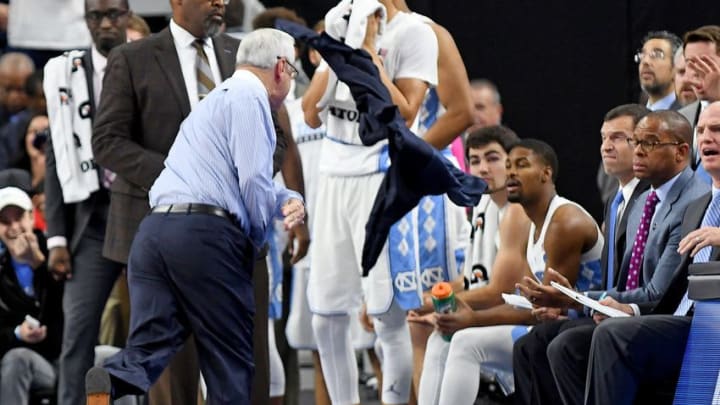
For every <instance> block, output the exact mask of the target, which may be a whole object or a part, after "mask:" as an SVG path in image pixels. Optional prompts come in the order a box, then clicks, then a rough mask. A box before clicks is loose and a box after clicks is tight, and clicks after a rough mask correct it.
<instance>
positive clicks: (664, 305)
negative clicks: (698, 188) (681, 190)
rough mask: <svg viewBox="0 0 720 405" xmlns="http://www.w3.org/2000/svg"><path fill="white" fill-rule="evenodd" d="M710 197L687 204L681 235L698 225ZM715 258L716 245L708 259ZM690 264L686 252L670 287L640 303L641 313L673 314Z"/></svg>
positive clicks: (718, 257) (719, 256)
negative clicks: (655, 298)
mask: <svg viewBox="0 0 720 405" xmlns="http://www.w3.org/2000/svg"><path fill="white" fill-rule="evenodd" d="M711 199H712V193H707V194H705V195H703V196H702V197H700V198H698V199H696V200H694V201H693V202H692V203H690V204H689V205H688V208H687V210H686V211H685V216H684V217H683V221H682V236H683V237H685V235H687V234H688V233H690V232H692V231H694V230H695V229H698V228H699V227H700V224H701V223H702V219H703V216H705V210H706V209H707V207H708V205H710V200H711ZM717 260H720V249H719V248H718V247H713V249H712V251H711V252H710V261H717ZM690 264H692V258H691V257H690V255H689V254H687V253H686V254H684V255H683V256H682V258H681V260H680V264H679V265H678V267H677V268H676V269H675V272H674V273H673V277H672V281H671V282H670V287H668V289H667V291H665V294H663V295H662V297H661V298H660V299H659V300H657V301H654V302H649V303H646V304H640V311H641V312H642V313H643V314H649V313H652V314H667V315H671V314H673V313H674V312H675V310H676V309H677V307H678V305H679V304H680V301H681V300H682V297H683V296H684V295H685V292H686V291H687V287H688V280H687V277H688V267H689V266H690Z"/></svg>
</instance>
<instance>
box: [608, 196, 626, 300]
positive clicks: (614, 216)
mask: <svg viewBox="0 0 720 405" xmlns="http://www.w3.org/2000/svg"><path fill="white" fill-rule="evenodd" d="M622 202H623V193H622V190H620V191H618V192H617V194H616V195H615V198H614V199H613V201H612V204H610V220H609V221H608V240H606V241H605V243H609V245H608V254H607V284H606V285H607V288H608V289H609V288H612V287H613V283H614V282H615V233H616V232H615V228H617V220H618V208H620V204H622Z"/></svg>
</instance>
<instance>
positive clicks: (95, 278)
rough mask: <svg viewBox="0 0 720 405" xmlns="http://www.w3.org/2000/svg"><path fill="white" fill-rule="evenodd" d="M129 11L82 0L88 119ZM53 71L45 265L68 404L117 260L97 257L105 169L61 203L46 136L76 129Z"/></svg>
mask: <svg viewBox="0 0 720 405" xmlns="http://www.w3.org/2000/svg"><path fill="white" fill-rule="evenodd" d="M130 15H131V13H130V11H129V6H128V2H127V0H107V1H100V0H87V1H86V2H85V21H86V23H87V26H88V30H89V31H90V34H91V35H92V39H93V44H92V48H90V49H86V50H84V51H85V52H84V54H83V56H82V68H83V69H84V73H85V78H86V81H87V85H86V87H87V96H88V101H89V105H90V110H89V111H90V114H89V115H88V116H87V117H86V118H85V119H87V120H90V121H92V119H93V115H94V112H95V109H96V106H97V103H98V101H99V98H100V94H101V91H102V77H103V72H104V69H105V64H106V62H107V59H106V57H107V55H108V53H109V52H110V50H111V49H113V48H115V47H116V46H119V45H121V44H124V43H125V42H126V39H125V31H126V29H127V25H128V20H129V16H130ZM69 57H71V56H69V55H63V56H59V57H57V58H55V59H53V60H52V61H51V62H49V63H48V65H47V66H46V69H59V70H60V72H62V73H60V74H65V72H66V69H67V64H68V63H69V61H68V60H67V59H68V58H69ZM73 74H78V72H75V73H73ZM52 76H53V75H52V74H46V75H45V77H46V81H45V86H49V87H50V88H48V90H47V91H46V92H45V94H46V95H48V96H49V97H48V106H49V108H48V110H49V118H50V124H51V128H52V136H51V138H50V139H49V140H48V145H47V147H46V148H45V151H46V154H47V159H46V163H47V170H46V174H45V197H46V198H45V201H46V203H45V217H46V218H47V224H48V233H47V236H48V241H47V246H48V250H49V256H48V268H49V269H50V271H52V272H53V275H54V276H55V278H56V279H65V280H66V282H65V292H64V295H63V303H62V306H63V314H64V321H65V325H64V328H63V339H62V340H63V344H62V352H61V354H60V367H59V371H58V378H59V381H58V403H59V404H60V405H74V404H80V403H82V402H83V398H84V397H83V393H84V382H85V381H84V378H83V375H84V374H85V373H86V372H87V370H89V369H90V367H92V365H93V362H94V358H95V345H96V344H97V337H98V331H99V329H100V319H101V316H102V311H103V308H104V307H105V303H106V302H107V299H108V296H109V295H110V291H111V290H112V287H113V285H114V283H115V281H116V280H117V278H118V276H119V274H120V271H121V269H122V265H121V264H119V263H117V262H113V261H111V260H108V259H106V258H104V257H103V255H102V249H103V239H104V238H105V227H106V221H107V215H108V207H109V205H110V192H109V190H108V189H107V187H106V186H107V183H106V184H105V185H103V184H102V183H103V174H104V170H103V169H102V168H98V170H94V171H93V172H97V176H98V183H100V185H99V188H98V189H97V190H95V191H94V192H92V193H90V194H89V196H88V197H87V198H85V199H84V200H82V201H77V202H74V203H66V202H65V201H66V199H65V198H64V196H63V186H61V183H60V181H59V180H58V168H60V169H59V170H64V169H66V166H63V165H62V164H61V165H59V166H58V164H57V162H56V158H55V152H54V149H53V141H56V142H60V143H62V142H63V138H67V137H72V136H73V134H75V133H77V132H78V131H79V130H80V128H77V127H70V126H68V127H65V126H64V125H63V124H62V121H63V119H62V113H60V109H61V108H62V107H61V106H60V105H61V103H62V101H61V98H60V97H59V96H60V94H59V91H58V88H57V83H54V82H53V81H52V80H49V78H50V77H52ZM52 87H54V88H52ZM71 93H74V92H71ZM51 95H57V96H58V97H52V96H51ZM75 95H76V94H73V96H75ZM78 101H79V102H82V101H85V100H78ZM56 120H57V121H59V122H56ZM85 125H88V126H89V125H90V124H88V123H86V124H85ZM78 126H81V125H78ZM78 139H79V138H78ZM66 174H67V173H63V175H66ZM66 187H68V186H67V185H66Z"/></svg>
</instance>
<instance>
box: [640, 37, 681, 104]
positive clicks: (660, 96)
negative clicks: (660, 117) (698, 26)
mask: <svg viewBox="0 0 720 405" xmlns="http://www.w3.org/2000/svg"><path fill="white" fill-rule="evenodd" d="M642 44H643V45H642V48H641V49H639V50H638V51H637V53H636V54H635V63H637V64H638V76H639V79H640V87H641V88H642V90H643V92H645V94H646V95H647V98H648V100H647V105H646V107H647V108H648V109H649V110H650V111H657V110H678V109H680V107H682V105H681V104H680V102H678V101H677V99H676V96H675V84H674V78H675V66H674V58H675V52H677V50H678V49H680V48H682V44H683V43H682V40H681V39H680V38H678V36H677V35H675V34H673V33H672V32H668V31H652V32H649V33H648V34H647V35H646V36H645V38H643V41H642Z"/></svg>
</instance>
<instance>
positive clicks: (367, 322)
mask: <svg viewBox="0 0 720 405" xmlns="http://www.w3.org/2000/svg"><path fill="white" fill-rule="evenodd" d="M358 318H359V320H360V325H362V327H363V329H365V330H366V331H368V332H370V333H375V325H374V324H373V320H372V318H370V315H368V313H367V306H366V305H365V303H364V302H363V305H362V308H361V309H360V314H359V316H358Z"/></svg>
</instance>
